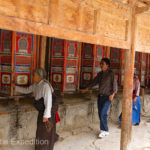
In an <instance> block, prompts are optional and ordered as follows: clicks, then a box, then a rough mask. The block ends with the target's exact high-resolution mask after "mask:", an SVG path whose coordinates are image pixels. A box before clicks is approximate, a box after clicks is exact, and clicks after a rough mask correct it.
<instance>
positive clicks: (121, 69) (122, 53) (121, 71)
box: [120, 49, 124, 85]
mask: <svg viewBox="0 0 150 150" xmlns="http://www.w3.org/2000/svg"><path fill="white" fill-rule="evenodd" d="M123 60H124V50H123V49H121V65H120V85H121V81H122V75H123V69H124V68H123V65H124V61H123Z"/></svg>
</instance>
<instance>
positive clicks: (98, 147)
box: [0, 117, 150, 150]
mask: <svg viewBox="0 0 150 150" xmlns="http://www.w3.org/2000/svg"><path fill="white" fill-rule="evenodd" d="M109 127H110V135H109V136H107V137H105V138H103V139H98V138H97V135H98V133H99V124H92V125H90V126H89V127H83V128H78V129H75V130H72V131H61V132H60V133H59V135H60V136H61V137H62V140H61V141H59V142H57V143H56V144H55V148H54V150H120V131H121V130H120V129H119V128H118V124H114V123H110V122H109ZM132 129H133V134H132V135H133V138H132V140H133V142H132V148H131V150H150V117H142V121H141V123H140V125H139V126H133V128H132ZM0 150H34V146H33V145H23V146H17V145H9V146H7V145H6V146H0Z"/></svg>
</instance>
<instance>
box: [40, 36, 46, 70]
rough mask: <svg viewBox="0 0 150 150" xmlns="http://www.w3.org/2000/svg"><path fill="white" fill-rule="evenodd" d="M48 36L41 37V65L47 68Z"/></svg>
mask: <svg viewBox="0 0 150 150" xmlns="http://www.w3.org/2000/svg"><path fill="white" fill-rule="evenodd" d="M45 55H46V36H42V37H41V49H40V67H41V68H43V69H45Z"/></svg>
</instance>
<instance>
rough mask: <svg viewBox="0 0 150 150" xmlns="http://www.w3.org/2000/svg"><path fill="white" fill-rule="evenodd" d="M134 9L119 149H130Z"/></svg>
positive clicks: (127, 58)
mask: <svg viewBox="0 0 150 150" xmlns="http://www.w3.org/2000/svg"><path fill="white" fill-rule="evenodd" d="M135 15H136V9H135V7H133V8H132V16H131V17H132V18H131V48H130V50H126V59H125V60H126V61H125V73H124V88H123V102H122V121H121V143H120V145H121V147H120V150H130V149H131V139H132V92H133V70H134V59H135V45H134V44H135V29H136V16H135Z"/></svg>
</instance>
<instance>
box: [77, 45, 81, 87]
mask: <svg viewBox="0 0 150 150" xmlns="http://www.w3.org/2000/svg"><path fill="white" fill-rule="evenodd" d="M81 51H82V43H81V42H80V43H79V54H78V86H77V90H79V88H80V76H81V72H80V71H81Z"/></svg>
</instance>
